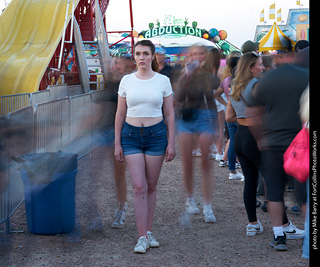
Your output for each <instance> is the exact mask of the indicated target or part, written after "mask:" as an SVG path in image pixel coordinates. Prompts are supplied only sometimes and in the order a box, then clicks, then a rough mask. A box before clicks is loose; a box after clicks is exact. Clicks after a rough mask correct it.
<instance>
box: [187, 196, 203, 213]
mask: <svg viewBox="0 0 320 267" xmlns="http://www.w3.org/2000/svg"><path fill="white" fill-rule="evenodd" d="M186 211H187V212H188V213H189V214H199V213H200V210H199V209H198V207H197V205H196V203H195V201H194V199H193V198H187V201H186Z"/></svg>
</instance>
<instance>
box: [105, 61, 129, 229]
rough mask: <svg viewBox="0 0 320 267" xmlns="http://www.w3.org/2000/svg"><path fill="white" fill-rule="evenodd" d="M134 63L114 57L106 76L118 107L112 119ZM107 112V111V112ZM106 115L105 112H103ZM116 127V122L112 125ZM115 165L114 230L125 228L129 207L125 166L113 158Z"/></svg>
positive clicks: (107, 85) (112, 96)
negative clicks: (121, 83)
mask: <svg viewBox="0 0 320 267" xmlns="http://www.w3.org/2000/svg"><path fill="white" fill-rule="evenodd" d="M132 70H133V69H132V62H131V60H130V57H124V56H121V57H114V58H113V59H112V62H111V69H110V70H109V71H108V72H107V75H106V80H107V81H106V87H107V90H108V91H109V92H110V95H111V99H110V101H111V102H113V103H115V104H116V105H114V106H112V111H111V112H112V114H111V116H109V114H108V117H111V118H113V119H114V118H115V113H116V110H117V104H118V90H119V84H120V80H121V79H122V78H123V76H124V75H126V74H129V73H131V72H132ZM105 112H107V111H105ZM103 113H104V112H103ZM104 114H105V113H104ZM112 125H114V121H113V123H112ZM113 160H114V164H113V168H114V181H115V186H116V193H117V202H118V205H117V209H116V212H115V215H114V222H113V223H112V225H111V227H112V228H123V227H124V225H125V221H126V211H127V208H128V205H127V182H126V178H125V165H124V164H121V163H119V162H118V161H116V160H115V158H114V157H113Z"/></svg>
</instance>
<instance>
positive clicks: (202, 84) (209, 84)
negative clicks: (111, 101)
mask: <svg viewBox="0 0 320 267" xmlns="http://www.w3.org/2000/svg"><path fill="white" fill-rule="evenodd" d="M212 73H213V68H212V59H211V55H210V53H209V52H208V50H207V49H206V47H204V46H201V45H197V44H196V45H194V46H192V47H191V49H190V56H189V61H188V62H187V64H186V66H185V68H184V70H183V71H182V74H181V76H180V78H179V82H178V86H177V88H176V92H175V99H176V101H177V102H179V103H180V104H181V105H182V110H181V113H182V114H181V120H180V121H179V127H178V128H179V134H180V137H179V139H180V140H179V141H180V149H181V156H182V163H183V181H184V186H185V190H186V194H187V200H186V211H187V212H188V213H190V214H196V213H200V211H199V209H198V207H197V205H196V203H195V200H194V198H193V174H192V172H193V158H192V150H193V148H194V145H195V144H196V143H197V141H198V142H199V145H200V149H201V165H202V184H203V198H204V206H203V215H204V220H205V222H215V221H216V218H215V216H214V214H213V211H212V207H211V199H212V192H213V175H212V172H211V170H212V165H211V162H210V160H209V159H208V155H209V146H210V144H211V143H212V141H213V133H214V123H215V118H216V106H215V102H214V96H213V90H214V89H216V88H218V86H219V82H217V81H216V80H215V79H214V77H213V75H212Z"/></svg>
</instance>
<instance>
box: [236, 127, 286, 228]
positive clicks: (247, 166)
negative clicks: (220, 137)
mask: <svg viewBox="0 0 320 267" xmlns="http://www.w3.org/2000/svg"><path fill="white" fill-rule="evenodd" d="M234 148H235V151H236V154H237V156H238V158H239V161H240V164H241V168H242V171H243V174H244V177H245V183H244V190H243V200H244V205H245V208H246V211H247V215H248V220H249V222H255V221H257V214H256V192H257V186H258V180H259V169H260V151H259V149H258V147H257V142H256V140H255V139H254V138H253V136H252V134H251V132H250V130H249V128H248V127H247V126H242V125H238V129H237V132H236V136H235V140H234ZM268 168H269V169H270V165H269V166H268ZM271 169H272V168H271ZM261 173H262V175H264V172H262V171H261ZM265 193H266V196H268V188H267V190H266V192H265ZM288 222H289V221H288V217H287V213H286V212H284V214H283V222H282V223H283V224H286V223H288Z"/></svg>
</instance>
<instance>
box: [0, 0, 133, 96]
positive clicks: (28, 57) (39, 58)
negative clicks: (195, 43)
mask: <svg viewBox="0 0 320 267" xmlns="http://www.w3.org/2000/svg"><path fill="white" fill-rule="evenodd" d="M109 2H110V0H24V1H20V0H12V1H11V2H10V4H9V6H8V7H7V8H6V9H5V11H4V12H3V13H2V14H1V16H0V79H1V88H0V89H1V90H0V95H12V94H18V93H32V92H36V91H40V90H45V89H46V88H47V86H48V85H52V84H56V83H57V82H59V79H60V80H62V81H60V82H64V83H67V84H68V85H73V84H79V83H80V82H81V83H82V86H83V87H84V91H85V92H87V91H89V90H90V86H92V84H93V85H95V84H99V83H100V84H102V83H103V81H100V82H99V81H97V79H96V77H97V76H99V75H100V76H104V71H105V70H106V67H107V64H108V62H105V61H108V60H109V59H110V56H109V51H108V49H109V47H108V45H107V44H108V43H107V35H106V25H105V15H104V14H105V13H106V10H107V7H108V4H109ZM129 3H130V9H131V0H130V1H129ZM131 14H132V13H131ZM131 21H132V19H131ZM131 26H132V29H131V31H129V37H130V36H133V34H132V32H133V23H131ZM90 60H91V61H92V60H94V61H95V64H91V62H90ZM90 64H91V65H90Z"/></svg>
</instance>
